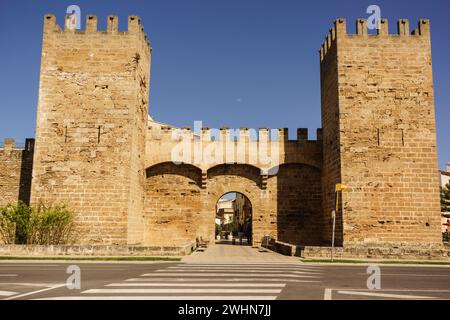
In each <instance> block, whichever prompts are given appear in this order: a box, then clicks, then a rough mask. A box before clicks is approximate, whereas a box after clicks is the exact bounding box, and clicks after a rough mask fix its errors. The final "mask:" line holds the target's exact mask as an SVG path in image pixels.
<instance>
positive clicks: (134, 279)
mask: <svg viewBox="0 0 450 320" xmlns="http://www.w3.org/2000/svg"><path fill="white" fill-rule="evenodd" d="M162 280H164V281H165V282H176V281H190V282H192V281H203V282H207V281H217V278H167V277H159V278H158V277H153V278H131V279H127V280H125V281H162ZM261 280H262V279H259V278H225V279H220V281H221V282H233V281H261ZM264 281H265V282H267V281H277V282H320V281H319V280H299V279H286V278H284V279H280V278H269V279H268V278H264Z"/></svg>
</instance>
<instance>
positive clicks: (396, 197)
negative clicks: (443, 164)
mask: <svg viewBox="0 0 450 320" xmlns="http://www.w3.org/2000/svg"><path fill="white" fill-rule="evenodd" d="M387 23H388V22H387V21H386V20H382V21H381V29H380V32H379V34H378V35H368V34H367V27H366V21H365V20H358V21H357V35H348V34H346V24H345V20H344V19H340V20H338V21H337V22H336V25H335V28H334V29H332V30H331V33H330V36H329V37H328V38H327V41H326V43H325V44H324V47H323V48H322V63H323V64H324V65H323V67H324V68H326V69H327V70H329V71H333V70H334V71H333V72H336V68H337V78H334V80H331V79H332V77H333V76H332V75H331V73H330V74H329V75H327V76H325V77H324V79H323V82H324V83H327V82H329V81H330V80H331V81H332V82H333V81H334V82H335V84H334V85H333V84H331V85H332V86H336V83H337V87H338V96H337V97H336V91H335V87H334V88H333V89H332V91H330V92H329V93H326V94H329V95H330V96H328V99H329V100H328V101H329V102H326V101H324V104H323V108H325V109H329V111H328V112H329V113H331V114H333V112H334V111H336V101H337V103H338V110H337V111H338V118H337V119H338V127H337V128H334V129H333V130H334V131H335V132H339V135H338V137H339V154H338V156H339V157H337V155H336V154H334V156H335V157H334V159H333V163H334V162H337V163H339V162H340V166H339V169H340V174H341V182H342V183H343V184H345V185H347V186H348V189H347V190H345V191H344V192H343V196H342V200H343V203H344V209H343V214H342V217H343V243H344V246H345V245H351V244H359V245H363V244H375V245H376V244H380V243H391V244H395V243H397V244H399V243H409V244H411V245H412V244H414V243H423V244H433V243H435V244H438V243H440V242H441V235H440V217H439V189H438V187H439V181H438V175H437V174H436V173H437V172H438V166H437V156H436V129H435V114H434V98H433V78H432V67H431V47H430V29H429V21H428V20H420V22H419V26H418V28H417V29H415V30H414V31H413V32H412V33H410V32H409V23H408V21H407V20H400V21H399V22H398V34H397V35H389V34H388V27H387ZM328 54H331V56H330V57H328ZM336 54H337V57H335V55H336ZM329 59H330V60H333V62H332V63H330V62H329ZM325 64H328V65H325ZM325 72H327V71H325ZM322 89H325V90H326V89H327V88H322ZM331 97H332V98H331ZM336 98H337V99H336ZM328 123H329V122H328ZM331 127H333V125H331ZM327 132H328V128H327V127H326V125H324V134H325V135H326V134H327ZM327 143H328V142H327V140H326V139H324V144H327ZM326 148H327V147H326ZM329 154H332V153H329ZM329 154H326V155H325V157H327V155H329ZM327 162H328V161H325V169H324V171H328V170H329V169H328V168H326V167H327V166H328V164H327ZM324 187H325V186H324ZM329 206H330V204H327V206H326V208H327V207H329Z"/></svg>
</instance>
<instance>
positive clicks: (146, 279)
mask: <svg viewBox="0 0 450 320" xmlns="http://www.w3.org/2000/svg"><path fill="white" fill-rule="evenodd" d="M320 277H321V271H320V268H317V267H307V266H305V267H301V266H298V265H291V264H275V265H271V264H177V265H173V266H169V267H165V268H161V269H157V270H154V271H152V272H148V273H143V274H141V275H139V276H138V277H135V278H128V279H125V280H123V281H118V282H113V283H108V284H105V285H103V286H99V287H96V288H91V289H88V290H83V291H81V292H79V294H78V295H66V296H47V297H45V298H42V299H45V300H98V299H101V300H223V301H233V300H238V301H240V300H275V299H277V298H278V297H279V296H280V295H281V294H283V290H285V289H286V287H287V285H288V284H290V283H295V284H307V285H308V284H311V283H317V282H320Z"/></svg>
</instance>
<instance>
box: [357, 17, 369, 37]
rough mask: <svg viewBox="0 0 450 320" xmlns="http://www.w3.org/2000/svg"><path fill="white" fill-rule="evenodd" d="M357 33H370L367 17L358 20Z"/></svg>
mask: <svg viewBox="0 0 450 320" xmlns="http://www.w3.org/2000/svg"><path fill="white" fill-rule="evenodd" d="M356 35H358V36H367V35H368V33H367V20H366V19H358V20H356Z"/></svg>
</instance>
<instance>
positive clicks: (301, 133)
mask: <svg viewBox="0 0 450 320" xmlns="http://www.w3.org/2000/svg"><path fill="white" fill-rule="evenodd" d="M305 140H308V128H298V129H297V141H299V142H300V141H305Z"/></svg>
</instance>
